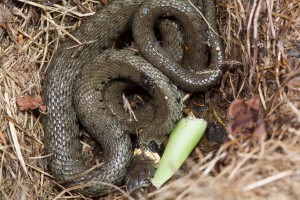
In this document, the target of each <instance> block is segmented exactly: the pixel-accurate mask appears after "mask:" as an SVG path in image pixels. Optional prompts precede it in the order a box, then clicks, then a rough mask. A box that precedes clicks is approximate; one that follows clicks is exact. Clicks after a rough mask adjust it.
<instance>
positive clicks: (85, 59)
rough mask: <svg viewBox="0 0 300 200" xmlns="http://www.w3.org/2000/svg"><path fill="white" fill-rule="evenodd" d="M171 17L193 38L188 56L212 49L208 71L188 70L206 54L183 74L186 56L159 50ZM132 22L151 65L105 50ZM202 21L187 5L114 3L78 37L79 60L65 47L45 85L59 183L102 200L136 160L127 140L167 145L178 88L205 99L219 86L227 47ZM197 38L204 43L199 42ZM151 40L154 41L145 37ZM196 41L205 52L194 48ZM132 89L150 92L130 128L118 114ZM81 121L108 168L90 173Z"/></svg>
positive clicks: (173, 0)
mask: <svg viewBox="0 0 300 200" xmlns="http://www.w3.org/2000/svg"><path fill="white" fill-rule="evenodd" d="M142 3H143V5H142V6H141V4H142ZM207 4H210V3H207ZM208 6H209V9H207V10H208V11H207V14H206V15H207V16H208V17H210V18H209V19H208V21H209V23H211V25H212V27H213V28H216V26H215V22H214V20H215V16H214V8H213V7H214V3H212V4H211V5H208ZM152 10H153V11H154V12H152ZM150 11H151V12H150ZM136 13H137V14H136ZM166 13H168V15H167V16H169V14H170V16H173V17H175V18H177V19H178V20H179V22H180V24H181V25H182V26H183V33H184V35H187V36H185V38H184V41H185V44H184V45H186V46H187V47H188V48H189V49H190V50H194V51H195V53H196V54H197V51H198V49H201V48H202V49H206V46H207V44H206V42H207V41H208V42H209V44H210V46H211V49H213V50H212V51H210V54H211V58H210V60H211V62H210V65H209V68H208V69H206V70H203V71H199V72H197V73H192V72H190V71H189V70H188V68H189V67H193V66H191V65H190V63H192V64H193V63H195V61H199V57H200V60H203V61H200V65H203V64H205V63H206V59H204V58H203V59H201V57H202V56H204V54H206V53H202V54H201V52H200V56H199V54H197V55H198V57H197V56H196V55H194V54H193V51H192V55H187V54H186V53H185V54H184V55H183V61H182V64H183V65H185V68H182V67H181V65H180V61H178V60H180V59H178V57H180V56H178V55H177V54H176V53H174V54H173V55H172V56H169V55H168V53H167V52H169V51H171V50H170V49H169V50H168V49H167V48H161V46H160V45H159V44H158V43H157V41H156V39H155V35H154V32H153V30H151V29H152V28H153V26H154V23H155V22H154V21H155V20H156V19H158V18H159V17H162V15H164V14H166ZM178 13H179V14H178ZM186 13H189V14H186ZM133 16H135V17H134V23H133V28H134V30H133V35H134V40H135V43H136V44H137V46H138V48H139V50H140V52H141V54H142V55H143V56H144V57H145V59H144V58H142V57H140V56H138V55H136V53H134V52H133V51H130V50H122V51H116V50H106V49H108V48H109V47H111V45H112V43H113V41H114V40H116V39H117V38H118V37H119V36H120V35H121V34H122V33H124V31H125V30H126V29H128V28H130V27H131V24H132V18H133ZM139 19H141V21H139ZM199 19H202V18H201V16H200V15H199V14H198V13H197V11H195V9H194V8H193V7H192V6H191V5H190V4H189V3H187V2H186V1H177V0H153V1H149V0H146V1H145V2H144V1H143V0H115V1H112V2H111V3H110V4H108V5H107V6H106V7H105V8H104V9H102V10H101V11H100V12H98V13H97V14H95V15H94V16H93V17H91V18H90V19H89V20H88V21H86V22H85V23H83V24H82V26H81V27H80V29H79V30H78V31H77V32H76V33H75V34H74V36H75V37H76V38H77V39H78V40H79V41H84V42H86V44H85V45H84V46H83V49H82V50H81V51H80V53H79V54H76V55H75V54H74V52H75V51H76V49H75V50H74V49H73V48H70V47H73V46H75V45H76V44H75V42H74V41H72V40H68V41H66V42H64V43H63V44H62V45H61V46H60V48H59V49H58V50H57V52H56V54H55V56H54V57H53V59H52V61H51V63H50V65H49V69H48V71H47V73H46V77H45V80H44V84H43V98H44V101H45V103H46V104H47V106H48V107H47V108H48V113H47V114H46V115H45V116H44V118H43V123H44V132H45V146H46V152H47V154H50V155H51V156H50V158H49V168H50V170H51V172H52V174H53V176H54V177H55V179H56V180H57V181H60V182H61V183H62V184H64V185H65V186H67V187H72V186H77V185H82V184H85V183H89V184H88V187H87V188H81V189H78V192H81V193H83V194H85V195H88V196H99V195H100V194H103V193H104V192H105V191H106V190H107V188H108V186H107V184H103V182H105V183H112V184H120V183H121V181H122V180H123V178H124V176H125V174H126V171H127V168H128V166H129V164H130V161H131V157H132V149H131V141H130V138H129V136H128V134H126V133H124V132H128V131H129V132H134V130H133V129H139V130H142V133H141V134H140V141H141V144H145V145H147V144H149V142H151V141H156V142H157V143H161V142H162V140H163V138H164V137H165V135H166V134H168V133H169V132H170V131H171V130H172V128H173V127H174V125H175V123H176V121H177V120H178V119H179V118H180V117H181V108H182V102H181V97H180V94H179V92H178V91H177V88H176V87H175V86H174V85H173V83H172V82H174V83H175V84H176V85H178V86H179V87H182V88H183V89H185V90H189V91H202V90H205V89H207V88H208V87H210V86H212V85H214V84H216V83H217V82H218V81H219V79H220V77H221V75H222V70H223V69H222V66H221V61H222V60H223V54H222V51H217V50H215V49H216V48H221V42H220V40H219V38H218V37H217V36H215V35H214V34H213V33H212V32H211V31H209V30H207V29H206V28H204V27H206V26H205V25H204V24H203V21H202V20H200V21H199ZM195 20H196V21H197V20H198V22H194V21H195ZM190 23H193V24H194V23H196V25H195V27H196V28H190V27H192V25H191V24H190ZM197 24H198V25H197ZM143 27H144V28H143ZM141 28H142V29H143V30H140V31H139V29H141ZM198 31H199V33H200V35H203V36H197V37H194V36H193V35H196V34H195V32H198ZM148 33H150V36H147V37H146V35H145V34H148ZM205 35H208V36H205ZM141 36H142V37H143V38H144V40H142V39H141V38H140V37H141ZM201 37H203V38H202V39H201ZM193 40H196V43H198V45H200V48H199V46H197V47H195V41H193ZM204 40H205V41H204ZM90 41H92V42H90ZM198 53H199V52H198ZM179 54H180V53H179ZM146 60H147V61H146ZM150 63H151V64H150ZM153 65H154V66H155V67H156V68H157V69H156V68H154V67H153ZM198 65H199V64H198ZM200 67H201V68H202V67H203V66H200ZM195 69H199V68H197V66H195ZM161 71H162V72H163V73H164V74H162V73H161ZM167 77H168V78H167ZM169 78H170V79H171V80H172V81H170V80H169ZM131 88H136V89H138V90H143V91H144V92H145V91H146V93H147V95H146V96H145V99H146V100H147V99H148V100H149V101H148V102H146V103H145V105H143V106H142V107H141V109H139V110H137V111H136V114H137V117H138V119H139V123H136V124H135V122H134V123H128V121H127V120H126V116H125V115H124V113H122V112H120V111H119V110H122V105H120V99H121V97H122V93H124V92H125V93H126V92H127V93H130V91H132V89H131ZM123 112H124V111H123ZM78 119H79V120H80V123H81V124H82V125H83V127H84V128H85V129H86V130H87V131H88V132H89V134H91V135H92V136H93V138H95V140H96V141H97V142H98V143H99V144H100V145H101V146H102V148H103V151H104V152H105V157H104V159H103V161H104V164H102V165H100V166H97V167H94V168H92V169H90V168H89V167H87V166H86V165H85V162H84V160H83V158H82V155H81V148H82V147H81V144H80V140H79V125H78ZM132 127H133V128H132Z"/></svg>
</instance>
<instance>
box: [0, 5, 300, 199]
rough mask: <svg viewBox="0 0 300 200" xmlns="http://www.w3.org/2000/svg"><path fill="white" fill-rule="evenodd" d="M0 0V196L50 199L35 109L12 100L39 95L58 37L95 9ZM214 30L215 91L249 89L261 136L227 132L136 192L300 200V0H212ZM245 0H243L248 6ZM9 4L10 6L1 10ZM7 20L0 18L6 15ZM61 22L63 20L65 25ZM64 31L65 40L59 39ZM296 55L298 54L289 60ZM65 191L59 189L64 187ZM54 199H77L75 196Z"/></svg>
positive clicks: (236, 93) (242, 94) (55, 189)
mask: <svg viewBox="0 0 300 200" xmlns="http://www.w3.org/2000/svg"><path fill="white" fill-rule="evenodd" d="M3 2H5V3H6V5H5V6H4V7H1V4H0V24H1V23H2V21H4V22H5V23H2V25H1V29H0V55H1V57H0V66H1V67H0V90H1V93H0V105H1V106H0V112H1V116H0V127H1V129H0V199H53V198H55V197H58V196H57V195H58V194H59V193H60V190H59V188H62V187H61V186H59V185H58V184H57V183H55V181H54V180H53V179H52V176H51V175H50V174H49V171H47V167H46V159H45V154H44V146H43V131H42V124H41V122H40V120H39V118H40V113H39V112H36V111H28V112H20V110H19V109H18V107H17V105H16V97H17V96H20V95H24V94H30V95H40V93H41V81H42V79H43V71H44V69H45V67H46V66H47V64H48V62H49V60H50V59H51V56H52V52H53V49H55V48H56V46H57V44H58V38H59V37H61V36H62V35H68V33H67V32H69V33H70V32H71V31H72V30H73V29H74V28H76V27H77V26H78V24H80V21H79V22H78V20H77V18H79V17H86V16H89V15H91V14H92V12H91V11H90V12H86V11H87V10H94V8H95V7H96V6H97V5H99V4H97V3H96V2H97V1H88V0H86V1H84V0H83V1H81V2H82V3H83V5H84V6H85V7H86V8H87V9H82V10H79V9H78V8H77V7H76V6H75V5H70V4H68V3H67V4H66V5H63V6H64V7H62V5H61V4H59V5H58V4H54V5H52V6H46V5H41V4H39V3H35V2H34V1H26V2H27V4H24V3H23V2H25V0H18V1H14V4H10V1H9V0H8V1H5V0H3ZM217 2H218V12H219V25H220V32H221V36H222V37H223V39H224V41H225V47H226V55H227V61H228V63H229V64H231V65H232V69H231V70H230V71H229V72H227V73H226V74H225V76H224V79H223V82H222V86H221V88H220V89H221V91H222V92H223V94H224V95H223V96H224V98H225V99H227V100H228V101H233V100H234V99H237V98H250V97H251V96H253V95H254V94H258V95H259V97H260V100H261V102H262V108H263V112H264V117H265V122H266V130H267V132H268V139H267V140H266V141H265V142H263V143H262V144H255V145H249V142H248V141H242V140H240V139H238V138H233V137H231V140H230V141H229V142H227V143H225V144H223V145H222V147H221V148H220V149H219V150H218V152H217V153H216V155H213V154H212V153H210V154H208V155H205V156H204V155H202V154H201V152H200V151H197V152H198V156H199V157H200V160H199V161H198V162H197V163H194V162H193V163H191V164H189V166H190V168H191V170H190V171H189V172H188V174H185V175H179V176H178V178H177V179H176V180H174V181H173V182H170V183H169V184H167V185H165V186H164V187H162V188H161V189H159V190H157V191H154V192H152V193H150V194H146V195H144V196H141V197H140V198H146V199H148V198H151V199H200V198H201V199H299V195H300V191H299V189H298V188H299V187H300V170H299V166H300V147H299V141H300V131H299V128H300V125H299V124H300V123H299V122H300V111H299V108H300V98H299V94H300V87H299V86H300V82H299V81H300V79H299V72H300V68H299V67H300V64H299V63H300V62H299V57H300V46H299V42H300V32H299V30H300V18H299V15H300V7H299V5H300V2H299V0H291V1H287V0H266V1H262V0H253V1H247V0H234V1H221V0H219V1H217ZM248 2H252V3H248ZM8 8H9V9H8ZM4 10H6V11H7V12H8V14H9V13H10V12H11V13H12V14H11V19H10V20H9V21H6V20H7V19H4V18H3V17H7V16H9V15H8V14H7V13H6V14H5V15H3V13H2V12H3V11H4ZM70 24H72V25H71V26H70ZM68 37H69V36H68ZM297 57H298V58H297ZM66 194H68V192H66ZM72 195H73V196H68V195H65V194H62V196H61V197H60V198H71V199H75V198H76V197H77V198H82V197H80V196H78V195H76V194H72Z"/></svg>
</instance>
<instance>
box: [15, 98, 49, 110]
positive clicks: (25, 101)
mask: <svg viewBox="0 0 300 200" xmlns="http://www.w3.org/2000/svg"><path fill="white" fill-rule="evenodd" d="M16 100H17V104H18V106H19V109H20V110H21V111H27V110H34V109H37V108H39V109H40V110H41V111H43V112H45V111H46V106H45V105H42V97H41V96H40V95H38V96H36V97H31V96H29V95H24V96H22V97H20V96H19V97H17V99H16Z"/></svg>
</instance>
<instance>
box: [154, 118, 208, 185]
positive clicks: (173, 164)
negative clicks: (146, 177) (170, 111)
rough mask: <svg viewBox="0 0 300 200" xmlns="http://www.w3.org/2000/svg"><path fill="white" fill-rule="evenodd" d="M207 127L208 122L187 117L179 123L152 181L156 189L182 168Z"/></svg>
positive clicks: (171, 135)
mask: <svg viewBox="0 0 300 200" xmlns="http://www.w3.org/2000/svg"><path fill="white" fill-rule="evenodd" d="M206 127H207V122H206V121H205V120H203V119H197V118H191V117H187V118H183V119H181V120H180V121H179V122H178V124H177V126H176V127H175V129H174V130H173V131H172V133H171V134H170V138H169V142H168V144H167V146H166V149H165V152H164V154H163V156H162V158H161V160H160V162H159V164H158V168H157V171H156V173H155V175H154V177H153V178H152V180H151V182H152V184H153V185H154V186H155V187H156V188H159V187H161V185H163V184H164V183H165V182H166V181H167V180H169V179H170V178H171V177H172V176H173V175H174V173H175V172H176V171H177V170H178V169H179V168H180V166H181V165H182V164H183V162H184V161H185V160H186V159H187V157H188V156H189V155H190V153H191V152H192V151H193V149H194V148H195V147H196V145H197V144H198V143H199V141H200V139H201V137H202V136H203V134H204V132H205V130H206Z"/></svg>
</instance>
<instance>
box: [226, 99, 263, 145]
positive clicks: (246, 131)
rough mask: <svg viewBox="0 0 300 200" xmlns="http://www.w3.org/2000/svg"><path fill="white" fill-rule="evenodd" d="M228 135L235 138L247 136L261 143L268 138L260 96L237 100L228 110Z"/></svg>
mask: <svg viewBox="0 0 300 200" xmlns="http://www.w3.org/2000/svg"><path fill="white" fill-rule="evenodd" d="M228 118H229V125H228V133H229V134H231V135H232V136H234V137H239V136H246V138H249V137H251V138H253V139H254V140H255V141H258V142H259V143H261V142H262V141H263V140H264V139H265V137H266V130H265V124H264V119H263V114H262V111H261V103H260V99H259V97H258V96H254V97H252V98H251V99H249V100H246V101H244V100H236V101H234V102H232V103H231V105H230V107H229V109H228Z"/></svg>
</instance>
